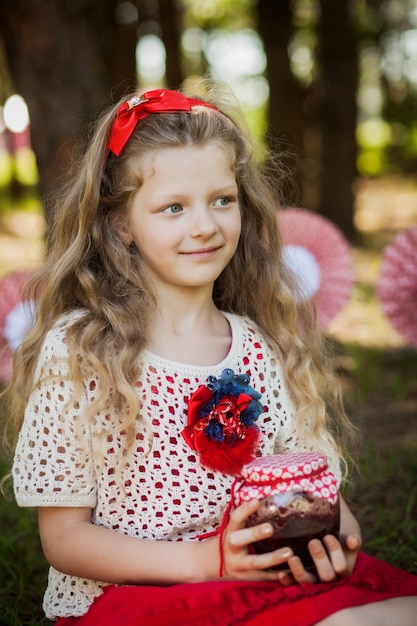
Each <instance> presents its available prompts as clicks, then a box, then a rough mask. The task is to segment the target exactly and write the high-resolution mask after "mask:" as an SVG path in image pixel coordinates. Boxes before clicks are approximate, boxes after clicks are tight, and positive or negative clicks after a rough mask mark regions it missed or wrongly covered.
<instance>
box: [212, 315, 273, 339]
mask: <svg viewBox="0 0 417 626" xmlns="http://www.w3.org/2000/svg"><path fill="white" fill-rule="evenodd" d="M222 314H223V315H224V316H225V318H226V319H227V320H228V322H229V324H230V327H231V329H232V334H233V337H238V336H239V337H240V338H242V339H243V340H244V341H245V340H246V341H249V342H254V341H256V342H261V343H263V344H265V345H266V339H265V337H264V335H263V333H262V330H261V329H260V328H259V326H258V325H257V324H256V323H255V322H254V321H253V320H251V319H250V318H249V317H247V316H245V315H238V314H236V313H226V312H224V311H223V312H222Z"/></svg>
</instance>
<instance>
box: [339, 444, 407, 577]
mask: <svg viewBox="0 0 417 626" xmlns="http://www.w3.org/2000/svg"><path fill="white" fill-rule="evenodd" d="M360 472H361V475H360V481H359V482H358V484H357V485H356V486H355V487H354V488H353V490H352V491H351V493H350V494H349V497H348V500H349V501H350V503H351V506H352V509H353V511H354V513H355V514H356V516H357V518H358V521H359V523H360V525H361V529H362V536H363V541H364V543H363V549H364V551H366V552H368V554H371V555H373V556H375V557H377V558H379V559H382V560H384V561H387V562H388V563H391V564H392V565H396V566H397V567H401V568H403V569H406V570H407V571H409V572H411V573H413V574H416V575H417V454H416V449H415V448H410V449H402V450H393V451H385V452H381V451H378V450H377V449H376V448H375V446H370V447H369V448H368V450H367V453H366V455H365V456H364V457H363V458H362V459H361V462H360Z"/></svg>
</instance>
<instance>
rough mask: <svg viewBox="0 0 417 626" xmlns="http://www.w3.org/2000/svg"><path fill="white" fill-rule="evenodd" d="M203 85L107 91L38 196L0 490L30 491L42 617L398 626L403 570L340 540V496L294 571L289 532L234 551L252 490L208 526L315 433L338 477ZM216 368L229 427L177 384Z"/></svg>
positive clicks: (310, 365) (295, 318)
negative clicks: (45, 215) (41, 241)
mask: <svg viewBox="0 0 417 626" xmlns="http://www.w3.org/2000/svg"><path fill="white" fill-rule="evenodd" d="M206 98H207V99H206V100H204V101H203V100H200V99H197V98H192V97H188V96H186V95H185V94H184V93H180V92H176V91H168V90H155V91H150V92H147V93H144V94H141V95H137V94H135V95H132V97H131V98H129V99H127V100H126V101H123V102H121V103H119V104H118V105H117V106H116V107H115V108H114V109H112V110H111V111H110V112H109V113H108V114H106V115H105V116H104V117H103V118H102V119H101V121H100V122H99V123H98V125H97V127H96V130H95V133H94V135H93V137H92V141H91V144H90V147H89V148H88V149H87V150H86V152H85V155H84V157H83V158H82V160H81V162H80V164H79V166H78V167H77V171H76V173H75V174H74V176H73V177H72V178H71V180H70V182H69V184H68V185H67V188H66V190H65V191H64V193H63V194H62V195H61V196H60V197H58V199H57V203H56V208H55V212H54V214H55V223H54V225H53V228H52V230H51V233H52V239H51V242H50V248H49V249H50V251H49V255H48V259H47V261H46V264H45V267H44V268H43V270H42V271H41V273H40V274H39V276H38V278H37V280H36V281H35V283H34V288H33V294H34V297H36V298H37V299H38V300H39V308H38V315H37V321H36V325H34V327H33V329H32V330H31V331H30V332H29V333H28V334H27V336H26V338H25V341H24V342H23V345H22V347H21V349H20V350H19V352H18V355H17V359H16V368H15V374H14V379H13V381H12V383H11V386H10V389H9V391H10V392H11V393H10V394H9V397H10V402H11V409H12V416H13V417H14V419H15V422H16V424H17V427H18V429H19V430H20V434H19V438H18V442H17V447H16V451H15V459H14V465H13V478H14V489H15V493H16V498H17V501H18V503H19V505H21V506H36V507H38V510H39V528H40V536H41V541H42V545H43V549H44V552H45V555H46V558H47V559H48V561H49V563H50V565H51V568H50V575H49V582H48V587H47V590H46V594H45V599H44V608H45V612H46V615H47V617H48V618H50V619H52V620H54V619H58V620H59V622H58V623H59V625H60V626H72V625H75V624H76V625H77V626H88V625H92V624H94V625H96V624H109V625H110V624H111V625H115V624H116V625H118V624H124V625H133V624H145V625H146V624H152V625H155V624H190V625H191V624H193V625H199V624H201V625H203V624H216V625H220V626H226V625H229V624H243V623H244V624H251V625H256V624H258V625H259V624H269V623H272V622H273V621H274V620H276V621H277V622H280V623H287V624H292V625H293V626H294V625H295V626H297V625H299V626H306V625H310V624H323V625H327V626H328V625H331V624H341V625H342V624H355V625H359V624H366V625H367V626H370V625H372V624H378V626H381V624H385V623H387V624H388V623H391V622H393V621H394V619H395V620H396V622H397V623H398V624H403V625H407V626H408V625H409V626H411V624H412V623H415V622H414V618H415V615H416V612H417V578H416V577H413V576H411V575H408V574H406V573H405V572H402V571H400V570H397V569H395V568H392V567H390V566H388V565H386V564H384V563H380V562H378V561H376V560H374V559H371V558H370V557H367V556H365V555H362V554H361V555H359V556H358V550H359V547H360V542H361V540H360V531H359V527H358V524H357V523H356V521H355V519H354V518H353V516H352V514H351V513H350V511H349V509H348V507H347V506H346V504H345V503H344V501H343V500H342V504H341V509H342V520H341V534H340V541H339V540H337V539H336V538H335V537H333V536H332V535H328V536H326V537H325V538H324V540H323V543H322V542H321V541H319V540H312V541H311V542H310V545H309V550H310V553H311V556H312V558H313V561H314V563H315V567H316V571H317V574H315V575H313V574H312V573H311V572H309V571H307V570H306V569H305V568H304V566H303V563H302V562H301V561H300V559H299V558H298V557H296V556H294V554H293V552H292V551H291V549H290V548H280V549H277V550H275V551H273V552H270V553H267V554H263V555H259V554H253V553H252V551H251V549H250V546H251V544H252V543H253V542H254V541H256V540H259V539H262V538H266V537H269V536H270V535H271V533H272V528H271V525H270V524H268V523H266V524H258V525H256V526H254V527H252V528H246V527H245V521H246V519H247V518H248V517H249V516H250V515H251V514H252V513H254V512H255V510H256V509H257V506H258V502H257V501H251V502H246V503H244V504H242V505H241V506H239V507H237V508H236V509H235V510H234V511H233V512H232V513H231V515H230V518H228V521H227V523H226V521H224V522H223V524H222V520H223V519H225V520H226V519H227V518H224V512H225V509H226V508H227V504H228V501H229V498H230V488H231V484H232V482H233V479H234V475H235V474H238V473H239V470H240V467H241V466H242V464H243V463H244V462H246V461H247V460H249V459H251V458H253V457H254V456H255V455H270V454H274V453H277V452H290V451H295V450H318V451H321V452H323V453H325V454H326V456H327V458H328V460H329V464H330V466H331V468H332V470H333V472H334V473H335V474H336V475H337V477H338V478H339V479H340V478H341V470H340V467H341V466H342V467H343V464H342V465H341V454H340V450H339V447H338V446H337V444H336V442H335V432H336V430H335V428H334V424H333V423H332V422H329V419H328V416H327V412H326V406H325V403H324V401H323V399H322V398H323V397H330V394H329V390H331V389H334V388H335V383H334V380H333V377H332V375H331V373H330V372H329V370H328V367H327V365H326V362H325V359H324V356H323V350H322V344H321V340H320V336H319V334H318V332H317V330H316V327H315V323H314V316H313V314H312V312H311V311H310V310H309V307H308V306H307V305H305V304H302V303H299V304H296V299H295V298H294V295H293V294H294V285H293V284H292V280H291V277H290V276H289V275H288V273H287V271H286V269H285V265H284V264H283V261H282V259H281V253H280V242H279V235H278V233H277V232H276V207H277V198H276V195H275V193H274V186H275V183H274V182H273V181H272V180H271V179H270V177H268V176H267V175H266V173H265V172H264V173H262V171H261V168H260V167H258V166H257V164H256V162H255V160H254V157H253V155H252V152H251V146H250V142H249V139H248V136H247V133H246V132H245V131H244V130H243V126H242V123H241V122H239V121H238V118H237V116H236V115H234V114H233V112H232V108H230V107H229V108H226V107H225V106H223V105H221V104H220V100H219V101H218V102H217V104H216V105H214V104H209V102H214V101H213V100H212V98H211V97H210V93H209V94H208V95H206ZM226 111H227V112H226ZM319 382H320V389H319ZM226 383H227V384H229V383H231V384H234V385H237V386H239V385H241V386H242V385H243V386H244V387H245V389H246V390H247V392H248V394H249V395H250V401H251V402H252V401H253V407H254V410H253V414H252V416H251V418H250V419H248V421H247V423H246V424H245V425H244V426H242V422H241V421H239V419H238V416H239V411H238V409H236V411H237V412H236V415H237V418H236V420H235V422H234V423H233V425H232V426H230V423H229V422H226V420H224V421H223V422H222V420H221V415H222V413H221V410H220V409H219V411H218V414H217V415H218V420H214V419H212V417H213V416H212V414H210V415H209V416H208V417H207V416H206V417H205V421H204V420H203V421H204V424H203V425H204V430H203V426H202V422H198V420H197V422H196V423H194V422H193V421H192V420H190V415H191V413H192V411H191V404H192V402H194V403H195V402H196V398H197V396H196V392H197V390H200V391H201V389H202V388H203V389H204V388H205V385H209V386H210V385H211V388H215V387H216V385H217V386H219V388H220V387H221V385H225V384H226ZM206 388H207V387H206ZM251 406H252V404H251ZM193 410H194V409H193ZM339 415H340V419H341V426H342V427H348V424H347V421H346V419H345V418H344V417H343V413H341V412H339ZM255 421H256V426H255ZM229 427H230V428H231V429H232V431H231V434H230V433H229V432H228V431H227V428H229ZM239 429H240V430H239ZM250 433H251V434H253V433H255V435H256V436H254V437H252V435H251V436H250ZM227 437H229V439H230V441H232V440H233V441H234V442H237V444H236V447H235V448H233V446H231V445H230V446H228V444H227V441H228V439H227ZM202 438H203V440H204V441H203V445H201V441H202ZM206 444H207V446H208V445H209V444H210V445H211V448H210V450H211V451H209V452H208V453H207V450H206V448H205V446H206ZM225 451H226V452H225ZM200 453H201V454H200ZM221 526H222V532H221V533H218V529H219V528H220V527H221ZM357 557H358V558H357ZM281 564H286V570H277V568H276V567H275V569H273V568H274V566H277V565H281Z"/></svg>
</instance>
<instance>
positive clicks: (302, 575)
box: [288, 556, 317, 585]
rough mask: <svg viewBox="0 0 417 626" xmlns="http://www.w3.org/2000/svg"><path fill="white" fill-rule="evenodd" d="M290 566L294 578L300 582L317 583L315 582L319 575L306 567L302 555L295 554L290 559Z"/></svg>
mask: <svg viewBox="0 0 417 626" xmlns="http://www.w3.org/2000/svg"><path fill="white" fill-rule="evenodd" d="M288 566H289V568H290V571H291V575H292V577H293V579H294V580H295V582H297V583H298V584H300V585H301V584H302V583H315V582H317V576H315V575H314V574H312V573H311V572H308V571H307V570H306V569H305V568H304V565H303V563H302V561H301V559H300V557H298V556H293V557H291V558H290V559H288Z"/></svg>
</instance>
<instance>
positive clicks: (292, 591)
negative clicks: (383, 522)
mask: <svg viewBox="0 0 417 626" xmlns="http://www.w3.org/2000/svg"><path fill="white" fill-rule="evenodd" d="M405 596H417V576H414V575H412V574H409V573H408V572H405V571H404V570H401V569H398V568H396V567H393V566H392V565H389V564H388V563H385V562H383V561H379V560H378V559H375V558H373V557H371V556H368V555H367V554H364V553H359V555H358V559H357V562H356V566H355V569H354V571H353V573H352V575H351V576H347V577H344V578H343V579H341V580H339V581H337V582H333V583H319V584H310V583H307V584H303V585H291V586H290V587H283V586H281V585H280V584H279V583H275V582H250V581H249V582H234V581H219V582H207V583H194V584H184V585H172V586H169V587H156V586H155V587H154V586H152V587H151V586H144V585H143V586H127V585H126V586H115V585H109V586H108V587H105V588H104V590H103V594H102V595H101V596H99V597H98V598H97V599H96V600H95V601H94V603H93V604H92V605H91V607H90V609H89V610H88V612H87V613H86V614H85V615H84V616H82V617H78V618H61V619H60V620H59V621H58V622H57V626H98V625H100V626H136V625H138V626H238V625H242V624H245V625H246V626H269V625H270V624H273V623H277V624H278V623H281V624H291V626H313V624H316V623H317V622H318V621H320V620H321V619H324V618H325V617H327V616H329V615H332V614H333V613H336V612H337V611H340V610H341V609H345V608H347V607H352V606H360V605H363V604H370V603H372V602H379V601H382V600H388V599H389V598H395V597H405Z"/></svg>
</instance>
